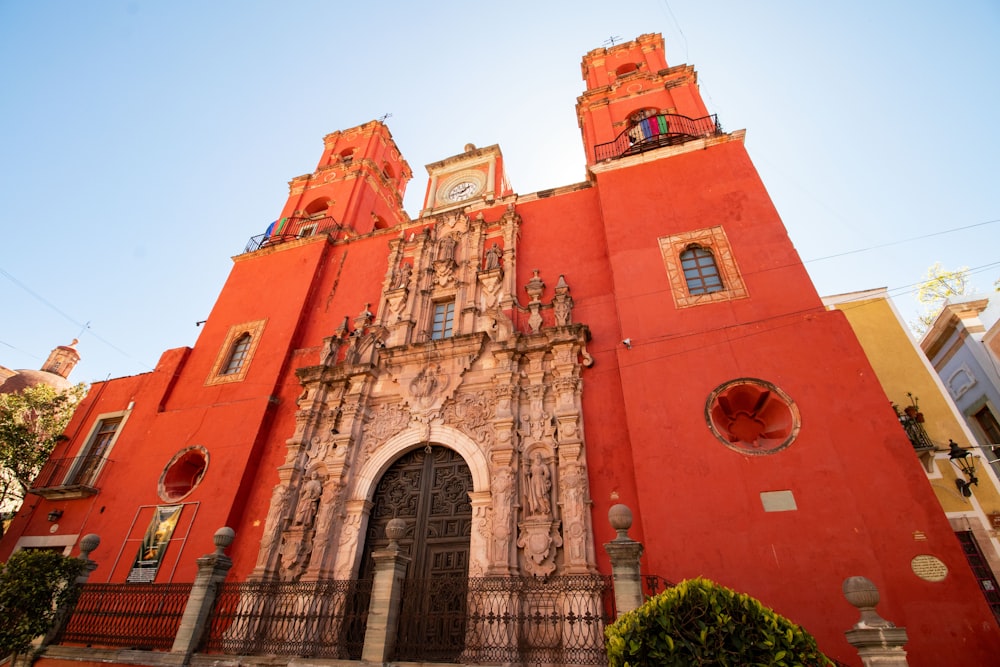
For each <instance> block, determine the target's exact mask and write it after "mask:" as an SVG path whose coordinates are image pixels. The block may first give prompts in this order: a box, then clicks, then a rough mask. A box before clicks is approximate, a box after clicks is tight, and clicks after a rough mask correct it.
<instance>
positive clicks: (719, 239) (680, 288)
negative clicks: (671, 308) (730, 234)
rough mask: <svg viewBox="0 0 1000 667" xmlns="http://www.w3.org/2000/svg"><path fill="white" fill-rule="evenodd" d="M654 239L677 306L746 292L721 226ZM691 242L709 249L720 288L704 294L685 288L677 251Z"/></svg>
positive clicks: (727, 298) (743, 296) (729, 298)
mask: <svg viewBox="0 0 1000 667" xmlns="http://www.w3.org/2000/svg"><path fill="white" fill-rule="evenodd" d="M658 241H659V244H660V253H661V254H662V255H663V264H664V267H665V268H666V270H667V278H668V279H669V280H670V291H671V293H672V294H673V297H674V305H676V306H677V307H678V308H687V307H689V306H697V305H701V304H704V303H714V302H716V301H731V300H733V299H745V298H747V297H749V296H750V294H749V293H748V292H747V288H746V286H745V285H744V284H743V277H742V276H741V275H740V272H739V269H738V268H737V266H736V259H735V258H734V257H733V250H732V246H730V244H729V239H728V238H727V237H726V233H725V231H724V230H723V229H722V227H721V226H715V227H707V228H705V229H696V230H693V231H690V232H683V233H681V234H672V235H670V236H661V237H660V238H659V239H658ZM693 245H697V246H701V247H702V248H704V249H705V250H708V251H709V252H711V253H712V255H713V257H714V258H715V265H716V267H717V268H718V271H719V276H720V277H721V278H722V285H723V289H721V290H717V291H715V292H709V293H707V294H690V293H689V292H688V287H687V280H686V279H685V278H684V269H683V267H682V266H681V259H680V255H681V253H682V252H684V251H685V250H687V249H688V248H689V247H691V246H693Z"/></svg>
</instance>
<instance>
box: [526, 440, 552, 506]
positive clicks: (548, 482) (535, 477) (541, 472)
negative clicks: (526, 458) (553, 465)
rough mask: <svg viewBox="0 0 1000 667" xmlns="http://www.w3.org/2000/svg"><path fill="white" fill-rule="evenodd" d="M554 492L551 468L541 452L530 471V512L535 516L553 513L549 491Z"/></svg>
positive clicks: (536, 455)
mask: <svg viewBox="0 0 1000 667" xmlns="http://www.w3.org/2000/svg"><path fill="white" fill-rule="evenodd" d="M551 490H552V479H551V473H550V472H549V466H548V465H546V463H545V461H543V460H542V454H541V452H535V458H534V459H532V461H531V467H530V469H529V470H528V512H529V513H530V514H533V515H539V514H541V515H548V514H551V513H552V503H551V501H550V500H549V491H551Z"/></svg>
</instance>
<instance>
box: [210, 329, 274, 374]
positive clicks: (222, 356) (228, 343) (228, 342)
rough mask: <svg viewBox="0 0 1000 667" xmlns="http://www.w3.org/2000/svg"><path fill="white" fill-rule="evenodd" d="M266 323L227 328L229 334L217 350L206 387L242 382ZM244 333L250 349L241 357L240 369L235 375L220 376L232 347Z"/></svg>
mask: <svg viewBox="0 0 1000 667" xmlns="http://www.w3.org/2000/svg"><path fill="white" fill-rule="evenodd" d="M266 323H267V320H266V319H264V320H256V321H253V322H243V323H242V324H234V325H233V326H231V327H230V328H229V333H228V334H227V335H226V339H225V341H223V343H222V346H221V348H220V349H219V353H218V355H217V356H216V358H215V363H214V364H212V370H211V371H209V373H208V378H206V379H205V385H206V386H209V385H213V384H227V383H229V382H241V381H243V378H245V377H246V374H247V371H248V370H249V369H250V363H251V362H252V361H253V355H254V352H255V351H256V350H257V345H258V344H259V343H260V336H261V334H262V333H263V331H264V325H265V324H266ZM245 333H248V334H250V347H249V348H248V349H247V352H246V354H245V355H244V356H243V365H242V366H240V369H239V370H238V371H237V372H235V373H230V374H229V375H220V373H221V372H222V369H223V368H225V365H226V363H228V361H229V356H230V354H231V353H232V350H233V345H234V344H235V343H236V341H237V340H238V339H239V338H240V336H242V335H243V334H245Z"/></svg>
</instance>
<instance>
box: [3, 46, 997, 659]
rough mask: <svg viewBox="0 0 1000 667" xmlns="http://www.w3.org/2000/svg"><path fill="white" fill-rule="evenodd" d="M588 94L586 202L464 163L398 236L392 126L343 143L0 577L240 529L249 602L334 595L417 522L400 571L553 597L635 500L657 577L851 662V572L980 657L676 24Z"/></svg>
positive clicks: (918, 473) (608, 56)
mask: <svg viewBox="0 0 1000 667" xmlns="http://www.w3.org/2000/svg"><path fill="white" fill-rule="evenodd" d="M583 75H584V80H585V81H586V91H585V92H584V93H583V95H582V96H581V97H580V98H579V100H578V104H577V110H578V118H579V122H580V127H581V130H582V135H583V141H584V146H585V150H586V154H587V163H588V164H587V167H588V171H587V173H588V179H587V181H585V182H582V183H577V184H572V185H567V186H565V187H559V188H555V189H553V190H549V191H543V192H537V193H533V194H528V195H519V194H516V193H514V192H513V191H512V190H511V188H510V187H509V185H508V184H507V180H506V178H505V173H504V163H503V158H502V154H501V153H500V151H499V148H498V147H496V146H490V147H486V148H476V147H474V146H471V145H470V146H467V147H466V151H465V152H464V153H462V154H459V155H455V156H453V157H450V158H447V159H445V160H442V161H440V162H437V163H434V164H431V165H428V167H427V169H428V175H429V181H428V185H427V190H426V195H425V201H424V207H423V210H422V212H421V215H420V217H418V218H415V219H410V218H409V216H407V215H406V213H405V212H404V211H403V209H402V195H403V192H404V189H405V187H406V184H407V181H408V180H409V179H410V177H411V171H410V168H409V166H408V165H407V163H406V162H405V161H404V160H403V158H402V157H401V156H400V153H399V150H398V149H397V147H396V146H395V143H394V142H393V140H392V137H391V135H390V133H389V131H388V129H387V128H386V127H385V126H384V125H383V124H381V123H379V122H377V121H372V122H369V123H366V124H365V125H362V126H360V127H357V128H353V129H350V130H345V131H342V132H336V133H333V134H331V135H328V136H327V137H325V138H324V150H323V153H322V156H321V158H320V161H319V164H318V165H317V168H316V170H315V171H314V172H313V173H311V174H307V175H305V176H300V177H297V178H295V179H293V180H292V181H291V183H290V195H289V198H288V201H287V202H286V203H285V206H284V208H283V209H282V211H281V215H280V217H279V222H278V223H276V224H275V226H274V227H273V229H271V230H269V234H268V235H267V236H265V237H257V238H255V239H253V240H252V241H251V243H250V244H249V245H248V247H247V251H246V252H244V253H242V254H240V255H238V256H237V257H235V258H234V261H233V269H232V272H231V274H230V276H229V279H228V280H227V282H226V284H225V285H224V286H223V288H222V290H221V292H220V294H219V298H218V300H217V301H216V303H215V306H214V308H213V310H212V312H211V314H210V316H209V317H208V320H207V321H206V323H205V324H204V327H203V330H202V333H201V335H200V337H199V339H198V341H197V343H196V344H195V345H194V347H192V348H180V349H175V350H169V351H167V352H165V353H164V354H163V356H162V357H161V359H160V362H159V364H158V365H157V368H156V369H155V371H154V372H152V373H148V374H144V375H139V376H134V377H126V378H119V379H115V380H109V381H107V382H103V383H95V385H94V386H93V387H92V388H91V391H90V394H89V396H88V397H87V399H86V400H85V402H84V403H83V404H82V405H81V407H80V408H79V409H78V410H77V412H76V415H75V417H74V420H73V422H72V423H71V425H70V427H69V429H68V430H67V435H68V436H69V440H68V441H67V442H65V443H64V444H63V445H62V446H61V447H60V448H59V449H58V450H57V451H56V452H55V453H54V455H53V460H52V461H51V462H50V465H49V466H48V467H47V468H46V469H45V470H44V471H43V472H42V475H41V476H40V478H39V480H38V481H36V484H35V489H34V491H35V497H34V498H33V499H32V500H29V502H26V503H25V507H24V508H23V509H22V510H21V512H20V513H19V515H18V516H17V517H16V519H15V521H14V523H13V525H12V527H11V530H10V532H9V534H8V535H7V536H6V537H5V538H4V540H3V542H2V543H0V558H6V557H7V556H8V555H9V554H10V553H11V551H12V550H14V549H15V548H25V547H66V548H67V549H69V548H72V549H73V550H74V553H76V549H75V545H76V544H77V542H78V540H79V538H80V537H81V536H83V535H85V534H88V533H96V534H98V535H100V537H101V544H100V546H99V547H98V549H97V550H96V551H95V552H94V553H93V554H92V555H91V558H93V559H94V560H95V561H97V562H98V563H99V564H100V567H99V569H98V570H97V571H96V572H95V573H94V574H93V575H92V576H91V581H92V582H105V581H106V582H113V583H121V582H126V581H128V580H131V581H135V582H139V581H154V582H157V583H165V582H171V581H173V582H185V581H191V580H192V579H193V578H194V575H195V562H194V559H195V558H196V557H197V556H199V555H201V554H202V553H205V551H206V549H208V548H209V546H210V544H211V536H212V534H213V533H214V532H215V531H216V529H218V528H219V527H220V526H231V527H232V528H233V529H234V530H235V531H236V535H237V537H236V541H235V542H234V543H233V546H232V547H231V549H230V551H229V553H230V555H231V556H232V558H233V561H234V564H233V568H232V570H231V571H230V573H229V579H231V580H237V581H243V580H262V581H322V580H328V579H336V580H345V579H352V578H358V577H363V576H365V575H366V573H367V572H368V569H367V568H368V565H367V563H368V561H370V559H371V552H372V550H373V549H375V548H378V547H379V546H380V545H384V541H382V540H383V536H384V527H385V525H386V522H387V521H388V520H389V519H391V518H393V517H404V518H406V520H407V522H408V524H407V530H408V532H407V536H406V538H405V539H406V545H407V548H408V549H410V550H411V555H412V556H413V558H414V561H413V564H412V566H411V567H412V568H413V570H412V571H411V575H414V576H417V575H419V576H435V575H436V574H440V573H441V572H443V571H452V572H453V571H456V570H457V571H461V572H465V573H467V575H468V576H475V577H489V576H526V577H535V578H538V579H539V580H543V579H545V578H547V577H550V576H558V575H594V574H608V573H610V562H609V559H608V556H607V554H606V553H605V551H604V549H603V548H602V546H601V545H603V544H604V543H607V542H609V541H611V540H612V539H614V537H615V532H614V530H613V529H612V528H611V526H610V525H609V523H608V521H607V519H606V517H607V515H608V510H609V509H610V507H611V506H612V505H615V504H617V503H623V504H625V505H627V506H629V507H630V508H631V509H632V511H633V512H634V515H635V523H634V525H633V528H632V530H631V537H632V538H633V539H635V540H637V541H640V542H642V543H643V544H644V547H645V549H644V555H643V558H642V570H643V572H644V573H651V574H658V575H661V576H663V577H666V578H668V579H671V580H674V581H679V580H681V579H685V578H689V577H696V576H705V577H708V578H711V579H713V580H715V581H718V582H720V583H722V584H724V585H727V586H730V587H732V588H735V589H737V590H739V591H742V592H746V593H749V594H750V595H753V596H755V597H757V598H759V599H760V600H761V601H762V602H763V603H764V604H766V605H768V606H771V607H773V608H774V609H775V610H776V611H778V612H779V613H782V614H785V615H786V616H788V617H790V618H791V619H792V620H794V621H795V622H797V623H799V624H801V625H803V626H804V627H805V628H806V629H807V630H809V631H810V632H811V633H813V634H814V635H815V636H816V637H817V639H818V641H819V644H820V648H821V649H822V650H823V651H824V652H826V653H827V655H829V656H831V657H834V658H836V659H838V660H841V661H844V662H848V663H851V664H854V662H853V661H856V659H857V658H856V653H855V651H854V649H853V648H852V647H851V646H850V645H848V644H847V642H846V640H845V638H844V631H845V630H848V629H849V628H850V627H851V626H852V625H853V624H854V623H855V622H856V621H857V610H856V609H854V608H853V607H851V606H850V605H849V604H847V603H846V602H845V601H844V600H843V598H842V596H841V584H842V582H843V581H844V579H845V578H846V577H849V576H853V575H863V576H866V577H868V578H869V579H871V580H873V581H874V582H875V583H876V584H877V586H878V588H879V590H880V591H881V595H882V602H881V604H880V605H879V612H880V613H881V615H882V616H884V617H885V618H888V619H891V620H892V621H894V622H895V623H896V624H897V625H899V626H905V627H906V629H907V632H908V635H909V643H908V644H907V646H906V649H907V652H908V653H909V659H910V664H913V665H941V664H951V663H955V662H959V661H961V662H963V663H965V664H990V662H991V661H993V660H994V659H995V656H996V655H998V654H1000V653H998V651H1000V637H998V634H997V627H996V622H995V621H994V619H993V616H992V614H991V612H990V610H989V608H988V607H987V606H986V604H985V602H984V601H983V598H982V595H981V594H980V592H979V590H978V584H977V582H976V579H975V578H974V577H973V575H972V574H971V572H970V571H969V569H968V566H967V564H966V562H965V559H964V556H963V554H962V551H961V548H960V546H959V544H958V543H957V541H956V540H955V537H954V534H953V533H952V531H951V529H950V527H949V525H948V522H947V520H946V518H945V517H944V515H943V513H942V512H941V509H940V506H939V505H938V503H937V501H936V499H935V497H934V494H933V493H932V491H931V489H930V486H929V485H928V482H927V480H926V477H925V475H924V473H923V471H922V469H921V467H920V464H919V462H918V461H917V459H916V457H914V456H913V453H912V448H911V446H910V443H909V441H908V440H907V438H906V436H905V434H904V432H903V431H902V429H901V428H900V427H899V424H898V423H897V421H896V418H895V415H894V413H893V411H892V409H891V408H890V406H889V403H888V401H887V400H886V397H885V394H884V393H883V391H882V389H881V388H880V385H879V383H878V380H877V378H876V377H875V375H874V373H873V371H872V369H871V367H870V365H869V363H868V361H867V360H866V358H865V356H864V353H863V351H862V349H861V347H860V345H859V344H858V343H857V341H856V339H855V336H854V334H853V333H852V331H851V328H850V326H849V325H848V324H847V322H846V321H845V319H844V317H843V315H842V314H841V313H839V312H836V311H825V310H824V308H823V305H822V302H821V301H820V298H819V296H818V295H817V294H816V292H815V290H814V288H813V286H812V284H811V282H810V280H809V277H808V275H807V273H806V271H805V269H804V267H803V265H802V263H801V261H800V260H799V258H798V255H797V254H796V252H795V249H794V247H793V245H792V242H791V241H790V240H789V238H788V236H787V233H786V231H785V228H784V226H783V224H782V222H781V220H780V218H779V216H778V213H777V211H776V210H775V208H774V206H773V204H772V203H771V201H770V198H769V197H768V194H767V191H766V190H765V188H764V185H763V184H762V182H761V180H760V177H759V176H758V175H757V172H756V170H755V169H754V167H753V165H752V163H751V161H750V158H749V156H748V155H747V152H746V150H745V147H744V144H743V132H742V131H735V132H724V131H723V130H722V128H721V126H720V124H719V123H718V122H717V121H716V119H715V118H714V117H711V116H709V114H708V113H707V110H706V108H705V105H704V103H703V102H702V100H701V97H700V94H699V91H698V88H697V85H696V79H695V73H694V70H693V68H691V67H690V66H683V65H682V66H675V67H668V65H667V63H666V60H665V56H664V52H663V43H662V39H661V38H660V37H659V36H657V35H643V36H641V37H639V38H638V39H637V40H635V41H632V42H627V43H625V44H621V45H617V46H613V47H610V48H607V49H597V50H595V51H592V52H590V53H589V54H587V55H586V56H585V58H584V61H583ZM414 479H419V480H421V481H418V482H415V483H410V482H412V480H414ZM407 480H409V482H408V481H407ZM404 482H407V484H409V486H407V485H406V484H404ZM442 499H444V500H442ZM449 499H450V500H449ZM442 507H443V509H442ZM53 513H58V516H55V514H53ZM53 516H55V520H53V519H52V517H53ZM151 526H160V527H162V528H163V529H164V531H163V534H161V535H159V536H156V535H152V537H151V536H150V535H151V533H150V531H151V528H150V527H151ZM425 529H426V530H425ZM421 531H424V532H423V533H422V532H421ZM152 533H156V531H155V530H152ZM144 554H145V555H146V556H149V557H148V558H147V559H146V561H144V557H145V556H144ZM147 561H148V562H147ZM926 562H932V563H934V565H935V568H936V569H935V571H944V572H946V573H947V574H946V576H944V577H943V578H939V577H937V576H928V575H927V574H926V573H925V570H924V569H921V568H920V567H917V566H916V565H915V563H926ZM444 563H447V564H444ZM449 568H451V570H449ZM416 570H419V572H416Z"/></svg>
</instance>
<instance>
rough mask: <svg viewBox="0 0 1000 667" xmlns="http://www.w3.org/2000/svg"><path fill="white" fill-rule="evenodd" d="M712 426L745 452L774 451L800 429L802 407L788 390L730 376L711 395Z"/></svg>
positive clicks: (723, 439) (708, 414)
mask: <svg viewBox="0 0 1000 667" xmlns="http://www.w3.org/2000/svg"><path fill="white" fill-rule="evenodd" d="M705 419H706V421H707V422H708V428H709V429H710V430H711V431H712V433H713V434H714V435H715V437H716V438H718V439H719V440H720V441H721V442H722V444H724V445H725V446H726V447H729V448H730V449H734V450H736V451H738V452H741V453H743V454H753V455H762V454H773V453H774V452H777V451H780V450H782V449H784V448H785V447H787V446H788V445H790V444H792V441H793V440H795V436H797V435H798V433H799V427H800V422H799V410H798V408H797V407H796V406H795V402H794V401H792V399H790V398H789V397H788V395H787V394H785V392H783V391H781V390H780V389H778V388H777V387H776V386H774V385H773V384H771V383H770V382H765V381H764V380H757V379H755V378H740V379H738V380H730V381H729V382H726V383H725V384H723V385H720V386H719V387H717V388H716V389H715V391H713V392H712V393H711V394H709V396H708V402H707V403H706V404H705Z"/></svg>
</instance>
